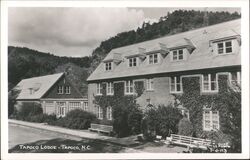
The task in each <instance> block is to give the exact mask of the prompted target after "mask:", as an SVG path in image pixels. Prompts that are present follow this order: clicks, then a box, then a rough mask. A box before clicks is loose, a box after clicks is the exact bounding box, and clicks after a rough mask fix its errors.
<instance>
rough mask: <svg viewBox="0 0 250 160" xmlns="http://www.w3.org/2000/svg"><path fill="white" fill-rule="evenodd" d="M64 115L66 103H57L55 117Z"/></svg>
mask: <svg viewBox="0 0 250 160" xmlns="http://www.w3.org/2000/svg"><path fill="white" fill-rule="evenodd" d="M65 115H66V102H57V116H58V117H64V116H65Z"/></svg>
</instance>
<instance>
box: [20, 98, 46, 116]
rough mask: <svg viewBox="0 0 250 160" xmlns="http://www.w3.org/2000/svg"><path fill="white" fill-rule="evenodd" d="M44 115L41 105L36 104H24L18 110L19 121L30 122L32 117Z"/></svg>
mask: <svg viewBox="0 0 250 160" xmlns="http://www.w3.org/2000/svg"><path fill="white" fill-rule="evenodd" d="M42 113H43V109H42V107H41V104H39V103H35V102H23V103H22V105H21V106H20V109H19V110H17V113H16V114H17V115H16V117H17V119H20V120H28V119H29V118H30V117H31V116H34V115H39V114H42Z"/></svg>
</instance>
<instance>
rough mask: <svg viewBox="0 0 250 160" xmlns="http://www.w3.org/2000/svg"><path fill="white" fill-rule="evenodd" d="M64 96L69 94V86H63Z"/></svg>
mask: <svg viewBox="0 0 250 160" xmlns="http://www.w3.org/2000/svg"><path fill="white" fill-rule="evenodd" d="M64 88H65V94H70V86H65V87H64Z"/></svg>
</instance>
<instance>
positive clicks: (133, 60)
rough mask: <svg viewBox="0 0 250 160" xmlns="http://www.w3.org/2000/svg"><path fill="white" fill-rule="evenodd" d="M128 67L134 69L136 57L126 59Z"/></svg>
mask: <svg viewBox="0 0 250 160" xmlns="http://www.w3.org/2000/svg"><path fill="white" fill-rule="evenodd" d="M128 62H129V64H128V66H129V67H136V66H137V57H133V58H129V59H128Z"/></svg>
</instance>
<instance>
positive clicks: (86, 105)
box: [83, 102, 88, 111]
mask: <svg viewBox="0 0 250 160" xmlns="http://www.w3.org/2000/svg"><path fill="white" fill-rule="evenodd" d="M83 110H84V111H87V110H88V102H83Z"/></svg>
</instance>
